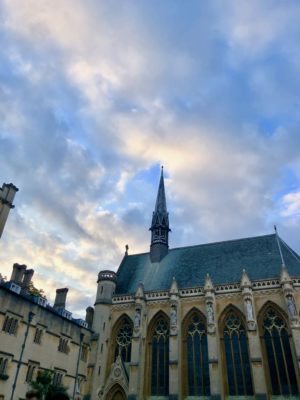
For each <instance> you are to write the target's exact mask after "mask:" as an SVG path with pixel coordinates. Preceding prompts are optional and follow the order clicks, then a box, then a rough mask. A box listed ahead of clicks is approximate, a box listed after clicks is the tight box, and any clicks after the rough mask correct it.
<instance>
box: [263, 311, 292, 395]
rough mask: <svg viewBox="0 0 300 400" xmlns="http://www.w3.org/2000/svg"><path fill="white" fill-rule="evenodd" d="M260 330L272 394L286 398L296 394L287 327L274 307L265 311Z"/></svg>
mask: <svg viewBox="0 0 300 400" xmlns="http://www.w3.org/2000/svg"><path fill="white" fill-rule="evenodd" d="M262 330H263V335H262V340H263V344H264V349H265V352H266V358H267V360H268V367H269V380H270V386H271V390H272V394H273V395H287V396H289V395H295V394H298V393H299V390H298V385H297V378H296V372H295V366H294V362H293V356H292V351H291V346H290V340H289V333H288V329H287V325H286V322H285V320H284V318H283V317H282V316H281V315H280V314H279V312H278V311H277V310H276V309H275V307H272V306H268V307H267V309H266V310H265V312H264V314H263V321H262Z"/></svg>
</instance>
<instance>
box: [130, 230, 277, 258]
mask: <svg viewBox="0 0 300 400" xmlns="http://www.w3.org/2000/svg"><path fill="white" fill-rule="evenodd" d="M271 236H275V233H269V234H267V235H259V236H249V237H246V238H240V239H229V240H222V241H220V242H209V243H201V244H194V245H191V246H181V247H174V248H172V249H169V251H173V250H181V249H190V248H193V247H200V246H213V245H216V244H222V243H232V242H241V241H244V240H249V239H259V238H266V237H271ZM149 253H150V252H149V251H147V252H143V253H135V254H128V256H127V257H131V256H142V255H144V254H145V255H146V254H149Z"/></svg>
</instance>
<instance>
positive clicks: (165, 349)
mask: <svg viewBox="0 0 300 400" xmlns="http://www.w3.org/2000/svg"><path fill="white" fill-rule="evenodd" d="M150 340H151V342H150V347H151V352H150V354H151V395H152V396H167V395H168V394H169V322H168V320H167V318H166V317H165V316H163V315H160V316H159V317H158V318H157V319H156V321H155V324H154V327H153V331H152V336H151V339H150Z"/></svg>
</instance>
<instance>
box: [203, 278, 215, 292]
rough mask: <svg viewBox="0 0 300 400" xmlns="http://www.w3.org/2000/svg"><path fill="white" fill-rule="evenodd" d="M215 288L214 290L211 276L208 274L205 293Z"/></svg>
mask: <svg viewBox="0 0 300 400" xmlns="http://www.w3.org/2000/svg"><path fill="white" fill-rule="evenodd" d="M213 288H214V285H213V283H212V280H211V277H210V275H209V274H206V277H205V282H204V291H205V292H207V291H210V290H212V289H213Z"/></svg>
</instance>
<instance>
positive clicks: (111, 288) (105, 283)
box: [95, 270, 117, 305]
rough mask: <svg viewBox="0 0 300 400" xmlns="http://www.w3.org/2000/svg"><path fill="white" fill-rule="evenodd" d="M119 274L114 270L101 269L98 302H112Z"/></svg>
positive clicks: (98, 281) (98, 282)
mask: <svg viewBox="0 0 300 400" xmlns="http://www.w3.org/2000/svg"><path fill="white" fill-rule="evenodd" d="M116 283H117V275H116V273H115V272H113V271H108V270H105V271H100V272H99V274H98V280H97V284H98V287H97V295H96V302H95V305H96V304H111V302H112V297H113V295H114V294H115V289H116Z"/></svg>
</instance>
